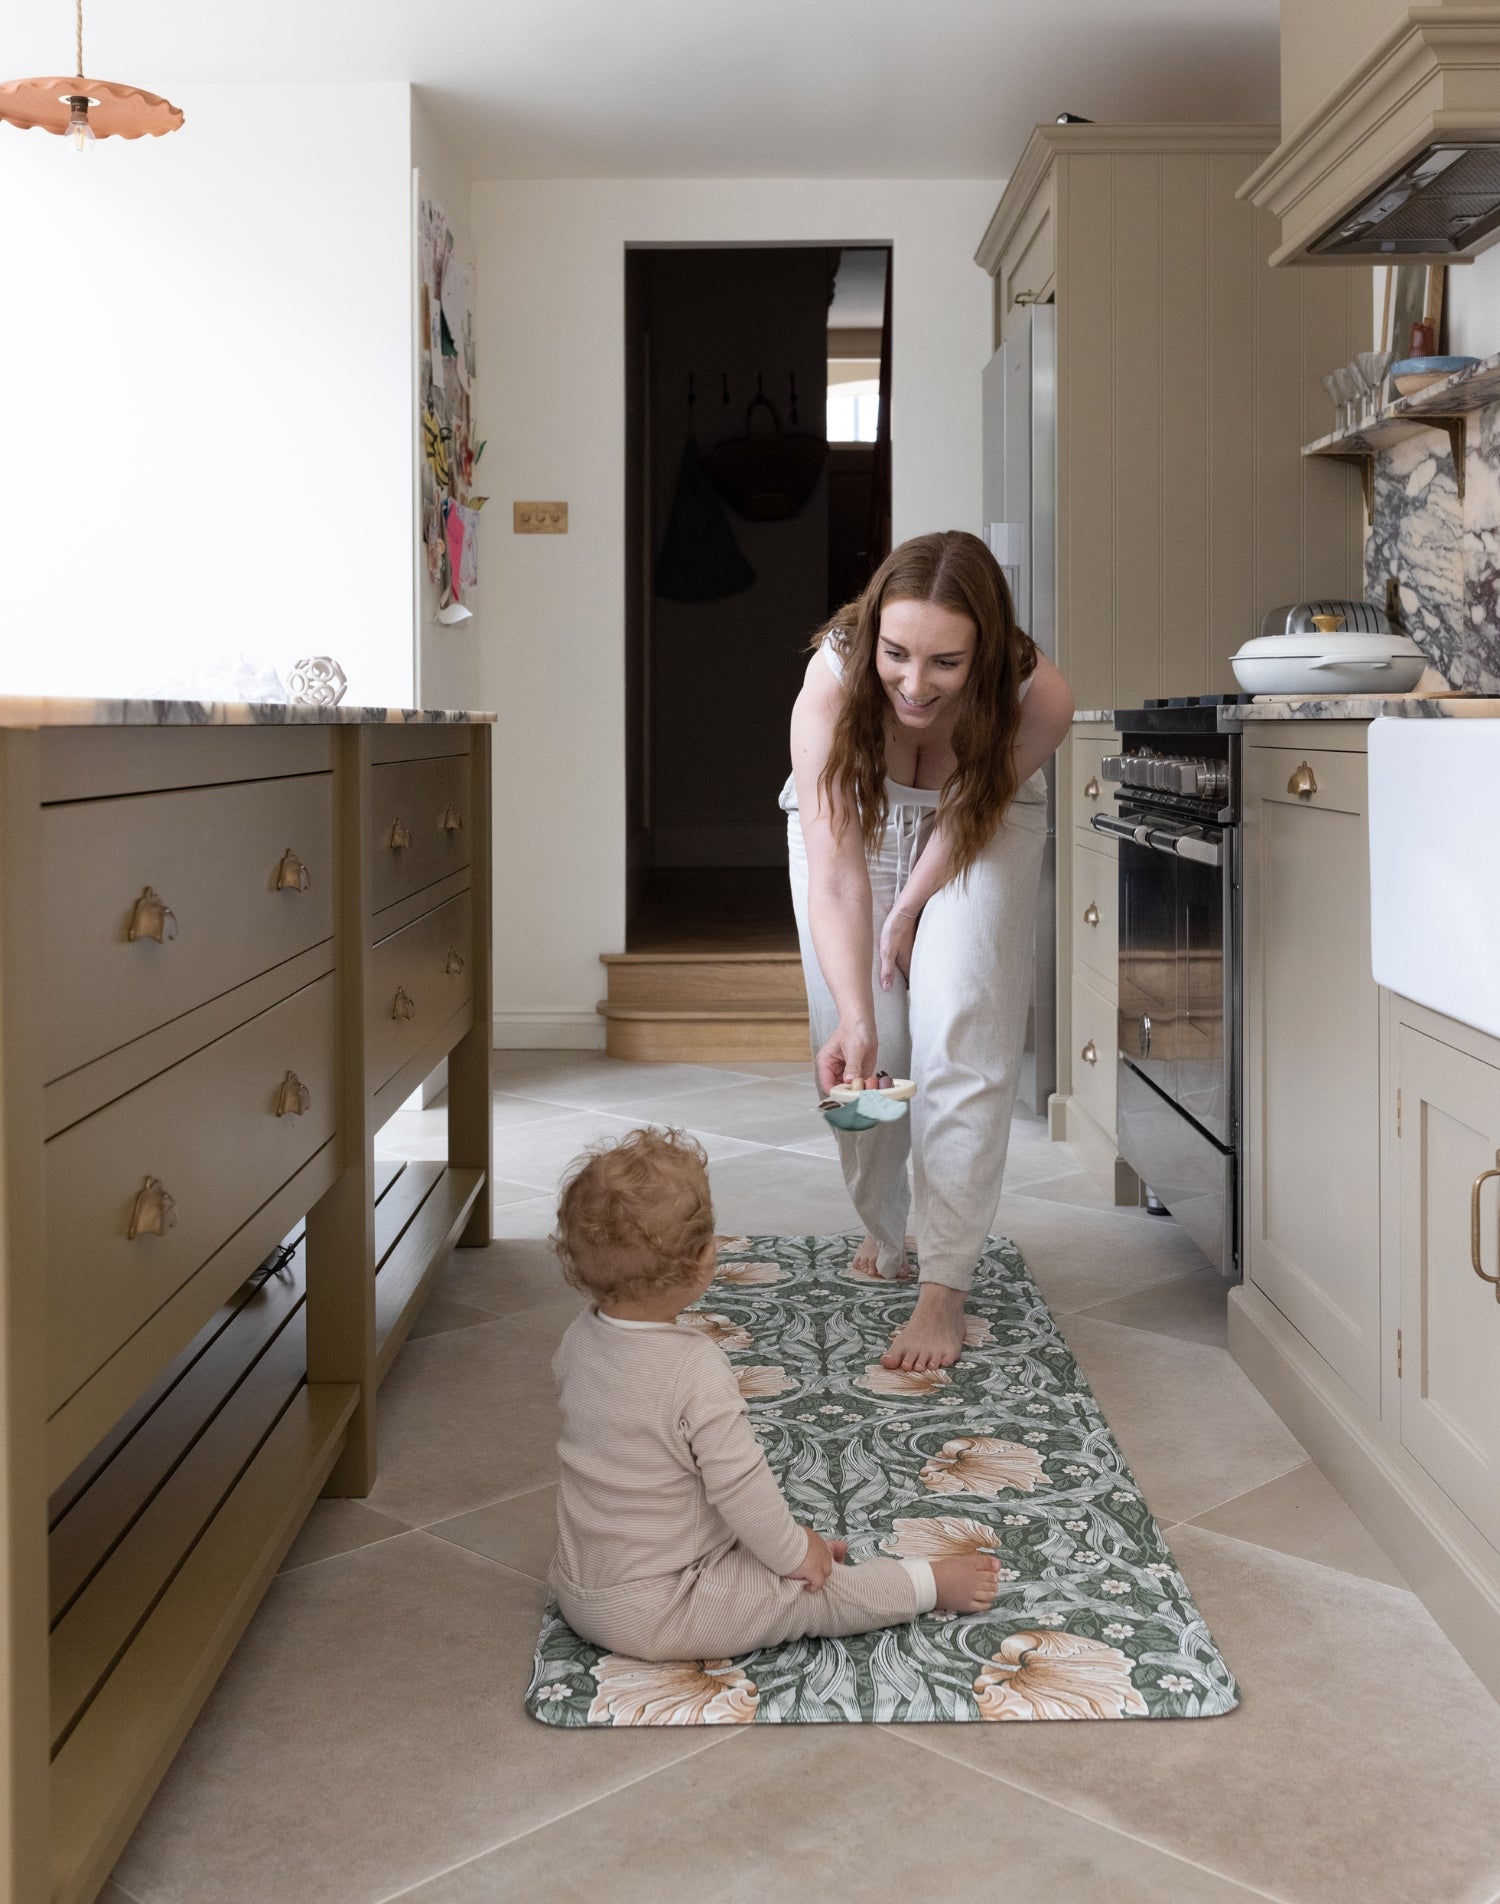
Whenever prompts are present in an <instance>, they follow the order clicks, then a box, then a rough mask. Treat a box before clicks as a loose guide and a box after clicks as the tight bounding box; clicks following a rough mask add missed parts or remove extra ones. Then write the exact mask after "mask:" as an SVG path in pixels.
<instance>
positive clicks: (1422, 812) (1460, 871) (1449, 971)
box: [1370, 720, 1500, 1037]
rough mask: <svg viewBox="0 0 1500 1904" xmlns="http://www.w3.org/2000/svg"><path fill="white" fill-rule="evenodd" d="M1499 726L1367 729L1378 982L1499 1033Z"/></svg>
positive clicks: (1384, 725) (1383, 725)
mask: <svg viewBox="0 0 1500 1904" xmlns="http://www.w3.org/2000/svg"><path fill="white" fill-rule="evenodd" d="M1497 784H1500V722H1496V721H1400V720H1379V721H1373V722H1372V723H1371V725H1370V950H1371V963H1372V965H1373V967H1374V972H1375V979H1376V982H1377V983H1378V984H1381V985H1384V986H1386V987H1387V988H1388V989H1389V990H1391V991H1393V992H1399V993H1400V994H1401V995H1402V997H1403V998H1413V999H1415V1000H1416V1001H1417V1003H1418V1004H1419V1005H1426V1006H1428V1007H1429V1008H1430V1009H1431V1010H1433V1011H1439V1012H1443V1013H1444V1014H1445V1015H1446V1016H1447V1017H1449V1018H1456V1019H1457V1020H1458V1021H1459V1023H1460V1024H1463V1025H1472V1026H1474V1027H1475V1028H1476V1029H1477V1030H1479V1031H1486V1032H1489V1033H1490V1035H1491V1036H1492V1037H1500V959H1497V958H1496V956H1495V948H1496V946H1497V945H1500V840H1497V836H1496V831H1495V788H1496V785H1497Z"/></svg>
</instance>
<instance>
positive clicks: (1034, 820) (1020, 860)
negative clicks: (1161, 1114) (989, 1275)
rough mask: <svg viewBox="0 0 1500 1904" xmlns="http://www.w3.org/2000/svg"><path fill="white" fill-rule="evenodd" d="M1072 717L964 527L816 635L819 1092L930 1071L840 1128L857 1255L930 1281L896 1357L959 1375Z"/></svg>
mask: <svg viewBox="0 0 1500 1904" xmlns="http://www.w3.org/2000/svg"><path fill="white" fill-rule="evenodd" d="M1072 714H1073V697H1072V695H1071V694H1070V693H1069V692H1068V685H1067V683H1066V681H1064V680H1063V678H1062V676H1061V675H1060V674H1059V673H1058V671H1057V670H1056V668H1054V667H1053V666H1052V665H1051V663H1050V662H1048V661H1047V660H1046V659H1045V658H1044V657H1043V656H1042V655H1041V654H1040V653H1039V652H1038V650H1037V649H1036V647H1035V645H1034V644H1033V643H1032V641H1031V640H1030V639H1029V637H1028V636H1026V635H1025V634H1023V633H1022V632H1021V630H1020V629H1019V628H1018V627H1017V626H1016V620H1015V612H1014V610H1013V608H1012V606H1011V600H1010V592H1009V590H1008V589H1007V587H1006V585H1005V578H1004V576H1003V575H1002V574H1001V572H1000V568H999V565H998V563H996V561H995V559H994V557H993V556H992V555H991V554H990V552H989V550H988V549H987V548H986V547H985V545H984V544H983V542H981V541H980V540H979V538H978V537H977V536H972V535H967V534H965V533H963V532H962V531H960V530H949V531H947V532H945V533H943V534H937V535H925V536H916V537H913V539H912V540H911V541H909V542H903V543H902V544H901V546H900V548H898V549H896V550H895V551H893V553H892V554H891V555H890V556H888V557H887V558H886V560H885V562H884V563H883V564H882V565H881V567H880V569H879V570H878V571H877V573H876V574H875V576H874V578H873V579H872V580H871V582H870V585H869V587H868V588H867V589H866V590H865V592H864V594H863V595H862V596H861V597H860V598H859V600H858V601H857V602H852V603H850V604H849V605H848V606H847V607H845V608H843V609H841V610H840V611H839V613H838V614H837V615H835V616H834V617H833V619H832V620H831V621H830V622H829V623H828V625H827V626H826V627H825V628H824V629H823V630H822V631H821V632H820V634H819V635H818V637H817V642H816V649H815V652H814V654H813V657H812V660H811V661H810V662H809V663H808V668H807V675H806V678H805V680H804V682H803V686H802V691H801V693H800V694H799V695H798V697H797V704H796V707H795V709H794V710H793V713H792V778H791V779H790V780H789V781H788V783H787V786H786V790H785V791H784V792H783V794H782V796H781V804H782V806H783V808H785V809H786V811H787V815H788V836H789V850H790V859H791V872H792V899H793V903H794V906H795V908H796V914H797V932H798V937H799V940H800V942H801V948H802V965H803V972H804V975H805V977H806V980H807V996H808V1005H809V1010H810V1013H811V1018H812V1031H813V1040H814V1043H815V1045H816V1046H817V1057H816V1064H817V1075H818V1089H819V1091H820V1092H823V1093H826V1092H827V1090H828V1088H829V1087H830V1086H831V1085H833V1084H837V1083H839V1082H841V1081H843V1080H846V1079H850V1078H859V1077H868V1076H870V1075H871V1073H873V1072H874V1071H876V1070H877V1069H884V1070H886V1071H889V1072H891V1073H893V1074H894V1075H896V1076H907V1077H911V1078H914V1079H915V1080H916V1084H917V1094H916V1096H915V1098H914V1099H913V1100H912V1104H911V1114H910V1118H909V1119H907V1118H902V1119H901V1120H900V1121H899V1122H897V1123H891V1124H877V1125H876V1126H875V1128H874V1129H873V1130H869V1131H862V1132H860V1133H859V1134H858V1135H854V1134H851V1133H849V1132H843V1131H841V1132H840V1133H839V1156H840V1160H841V1162H842V1164H843V1169H844V1181H845V1182H846V1183H847V1184H848V1186H849V1191H850V1194H851V1196H852V1197H853V1199H854V1206H855V1209H856V1210H857V1211H858V1213H859V1216H860V1220H861V1221H862V1222H863V1223H864V1225H865V1228H866V1232H867V1234H866V1236H865V1240H864V1243H863V1244H862V1245H861V1247H860V1250H859V1252H858V1254H857V1255H856V1257H855V1264H856V1266H857V1267H858V1268H861V1269H863V1270H864V1271H866V1273H874V1274H879V1275H881V1276H886V1277H905V1276H907V1275H909V1274H910V1269H909V1266H908V1262H907V1256H906V1219H907V1209H908V1202H909V1192H908V1189H907V1181H906V1156H907V1151H908V1149H910V1150H911V1152H912V1158H913V1175H914V1178H915V1188H916V1240H917V1254H918V1260H919V1263H920V1278H921V1279H920V1282H919V1285H918V1291H917V1301H916V1306H915V1308H914V1309H913V1311H912V1314H911V1316H910V1318H909V1319H908V1321H907V1322H906V1324H905V1325H904V1327H903V1328H901V1329H900V1330H899V1331H898V1333H897V1335H896V1337H895V1339H894V1340H893V1342H892V1344H891V1347H890V1349H889V1350H888V1351H887V1353H886V1355H885V1357H884V1361H885V1365H886V1367H887V1368H904V1369H928V1368H942V1367H945V1366H947V1365H948V1364H949V1363H952V1362H956V1361H957V1360H958V1357H959V1354H960V1352H961V1350H962V1348H963V1337H964V1313H963V1311H964V1297H965V1294H966V1293H967V1291H968V1288H969V1285H970V1283H971V1282H972V1280H973V1276H974V1271H975V1268H976V1266H977V1264H978V1260H979V1252H980V1250H981V1249H982V1248H983V1246H984V1240H985V1237H986V1236H987V1235H988V1233H989V1227H990V1224H991V1222H992V1221H993V1220H994V1214H995V1209H996V1206H997V1205H998V1203H999V1201H1000V1190H1001V1185H1002V1183H1003V1180H1004V1176H1005V1153H1006V1146H1007V1142H1008V1139H1009V1135H1010V1118H1011V1110H1012V1107H1013V1105H1014V1103H1015V1096H1016V1084H1017V1081H1018V1075H1019V1068H1020V1056H1021V1042H1022V1038H1023V1036H1024V1033H1025V1027H1026V1007H1027V995H1028V990H1029V986H1028V980H1029V975H1030V967H1031V953H1032V930H1033V925H1034V922H1035V915H1036V894H1037V885H1038V882H1039V879H1040V876H1041V868H1042V852H1043V847H1044V844H1045V839H1046V830H1047V808H1046V789H1045V784H1044V782H1043V780H1042V777H1041V774H1040V773H1039V771H1038V769H1039V768H1040V767H1041V765H1042V763H1043V762H1044V761H1045V760H1047V759H1048V758H1049V757H1050V756H1051V755H1052V754H1053V753H1054V752H1055V751H1056V749H1057V746H1058V744H1059V743H1060V741H1061V740H1062V738H1063V736H1064V734H1066V732H1067V730H1068V723H1069V721H1070V720H1071V719H1072Z"/></svg>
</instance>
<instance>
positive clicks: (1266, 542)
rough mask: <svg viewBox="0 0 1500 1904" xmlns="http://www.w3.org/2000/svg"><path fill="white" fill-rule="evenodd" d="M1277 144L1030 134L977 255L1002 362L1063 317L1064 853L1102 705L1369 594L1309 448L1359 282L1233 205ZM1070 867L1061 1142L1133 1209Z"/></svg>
mask: <svg viewBox="0 0 1500 1904" xmlns="http://www.w3.org/2000/svg"><path fill="white" fill-rule="evenodd" d="M1278 137H1279V129H1278V128H1277V127H1276V126H1274V125H1248V126H1191V125H1174V126H1106V125H1074V126H1058V125H1044V126H1038V127H1037V128H1036V129H1035V131H1034V132H1033V133H1032V135H1031V138H1030V139H1029V141H1028V142H1027V145H1026V149H1025V151H1024V152H1023V153H1022V155H1021V159H1020V161H1019V163H1018V164H1017V167H1016V170H1015V173H1014V175H1013V176H1012V177H1011V179H1010V181H1009V183H1008V184H1007V186H1006V189H1005V192H1004V195H1003V196H1002V198H1001V200H1000V203H999V205H998V207H997V208H996V211H995V215H994V217H993V218H992V219H991V221H990V225H989V228H988V230H987V231H986V232H985V234H984V238H983V241H982V243H981V244H980V247H979V250H978V252H977V254H976V256H977V261H978V262H979V264H980V265H982V266H983V267H984V269H985V270H987V271H988V272H989V273H990V274H991V276H992V277H993V278H994V281H995V344H996V347H997V348H998V346H999V345H1000V343H1001V341H1002V340H1003V338H1004V336H1005V334H1006V331H1007V330H1008V328H1009V327H1010V326H1011V325H1012V324H1014V323H1015V322H1016V321H1017V317H1018V314H1020V313H1021V312H1022V311H1024V309H1025V307H1026V306H1027V305H1028V304H1034V303H1053V304H1055V305H1056V307H1057V418H1058V438H1057V499H1056V500H1057V545H1056V546H1057V555H1056V561H1057V574H1056V578H1055V587H1056V600H1057V662H1058V666H1059V667H1060V668H1061V669H1062V671H1063V673H1064V674H1065V675H1066V676H1067V677H1068V680H1069V682H1070V683H1071V685H1072V688H1073V694H1074V698H1075V700H1076V702H1077V704H1078V707H1079V709H1080V710H1081V711H1083V712H1086V713H1093V714H1094V715H1095V716H1096V720H1095V723H1094V724H1093V726H1092V729H1091V731H1090V733H1089V734H1088V735H1087V736H1086V737H1085V736H1080V737H1079V738H1078V740H1077V741H1075V742H1070V743H1068V744H1067V745H1065V747H1064V749H1063V758H1062V759H1061V760H1060V761H1059V769H1058V774H1057V789H1058V813H1057V836H1058V839H1059V841H1060V842H1061V841H1068V840H1070V839H1072V838H1073V837H1074V835H1075V830H1076V829H1078V828H1080V827H1082V826H1086V825H1087V812H1086V811H1085V810H1084V809H1083V808H1082V807H1080V806H1079V804H1078V802H1079V799H1080V797H1081V796H1080V792H1079V790H1080V788H1081V787H1082V786H1084V785H1086V784H1087V783H1088V781H1089V779H1090V773H1089V772H1088V771H1084V772H1079V771H1075V766H1076V765H1078V764H1079V763H1075V762H1074V760H1073V758H1072V756H1073V752H1074V748H1075V746H1077V745H1082V746H1083V747H1085V748H1086V749H1093V750H1094V751H1097V742H1098V739H1099V736H1100V735H1102V734H1105V733H1107V732H1108V724H1109V722H1110V719H1111V711H1112V710H1113V709H1115V708H1122V707H1123V708H1128V707H1138V706H1140V704H1141V703H1142V701H1144V700H1146V699H1148V698H1151V697H1154V696H1159V695H1181V694H1204V693H1215V692H1223V693H1231V692H1233V691H1234V689H1235V685H1236V684H1235V681H1234V677H1233V674H1232V672H1231V670H1230V667H1229V657H1230V655H1231V654H1233V652H1234V651H1235V649H1237V648H1238V647H1239V646H1240V645H1241V643H1242V642H1243V641H1245V640H1246V639H1247V638H1248V637H1249V636H1251V635H1253V634H1255V633H1256V632H1257V629H1258V624H1259V619H1260V616H1261V615H1262V614H1263V613H1264V612H1265V611H1266V610H1267V609H1268V608H1270V607H1272V606H1274V605H1275V604H1277V603H1281V602H1294V601H1297V600H1299V599H1300V598H1303V597H1308V596H1348V595H1355V596H1357V595H1360V594H1362V593H1363V584H1362V578H1361V538H1362V532H1363V527H1364V525H1363V519H1362V513H1361V510H1362V504H1361V497H1360V492H1359V486H1358V483H1357V480H1356V479H1355V478H1354V477H1353V475H1352V474H1351V472H1350V471H1348V470H1346V469H1344V468H1342V467H1336V468H1330V469H1325V468H1317V467H1314V466H1313V465H1314V459H1304V458H1303V457H1302V455H1301V445H1302V444H1303V443H1304V442H1306V441H1308V440H1309V439H1310V438H1311V437H1313V436H1316V435H1320V434H1323V433H1324V432H1325V430H1326V427H1327V423H1328V398H1327V395H1326V393H1325V392H1324V390H1323V388H1322V382H1321V379H1322V377H1323V375H1324V373H1325V372H1326V371H1328V370H1331V369H1333V368H1334V367H1335V366H1336V365H1339V364H1344V363H1347V362H1348V361H1349V360H1350V358H1351V357H1352V356H1353V355H1354V353H1355V351H1356V350H1362V349H1364V348H1365V347H1366V346H1367V345H1368V343H1369V341H1370V328H1371V313H1372V298H1371V282H1370V273H1369V270H1368V268H1366V267H1361V266H1356V267H1349V268H1333V269H1328V270H1321V271H1303V272H1296V271H1272V270H1271V269H1270V267H1269V265H1268V263H1267V259H1268V257H1269V255H1270V252H1271V250H1272V248H1273V245H1274V243H1275V227H1274V221H1273V220H1272V219H1271V218H1270V217H1269V215H1268V214H1266V213H1264V212H1259V211H1256V210H1255V209H1254V208H1253V207H1252V206H1250V205H1248V204H1244V203H1241V202H1240V201H1239V200H1237V199H1236V197H1235V192H1236V190H1237V189H1238V187H1239V186H1240V184H1241V183H1242V182H1243V180H1244V179H1245V178H1246V177H1247V176H1248V174H1249V173H1250V172H1252V171H1253V170H1254V169H1255V167H1256V166H1257V165H1258V164H1259V163H1260V162H1261V160H1262V159H1263V158H1264V157H1265V155H1266V154H1267V153H1268V152H1269V151H1270V150H1271V149H1272V148H1273V146H1274V145H1275V144H1276V142H1277V139H1278ZM1080 862H1081V863H1082V864H1083V865H1084V866H1085V867H1086V868H1087V869H1088V870H1089V871H1090V872H1095V871H1097V869H1096V868H1095V866H1094V863H1093V860H1092V859H1091V858H1081V856H1080V854H1079V853H1077V852H1066V853H1065V852H1059V855H1058V876H1057V885H1058V897H1057V906H1058V919H1057V946H1058V970H1057V994H1058V997H1057V1013H1058V1083H1057V1096H1056V1098H1055V1099H1054V1101H1053V1106H1052V1127H1053V1134H1054V1135H1055V1136H1066V1137H1067V1138H1068V1139H1069V1140H1070V1141H1071V1142H1073V1143H1074V1144H1075V1145H1076V1146H1077V1148H1078V1150H1079V1152H1080V1155H1081V1156H1082V1157H1083V1159H1084V1161H1085V1162H1086V1163H1087V1164H1088V1166H1089V1167H1090V1169H1091V1170H1092V1171H1093V1172H1094V1174H1095V1175H1096V1176H1097V1177H1098V1178H1099V1179H1100V1181H1101V1182H1102V1183H1103V1184H1104V1186H1105V1187H1106V1189H1107V1190H1108V1191H1109V1192H1110V1194H1112V1195H1115V1196H1117V1197H1120V1198H1122V1199H1127V1200H1133V1197H1134V1194H1135V1183H1134V1179H1133V1177H1132V1176H1131V1174H1130V1172H1129V1171H1128V1170H1127V1169H1125V1168H1124V1166H1123V1165H1121V1164H1120V1163H1119V1160H1118V1157H1117V1154H1116V1150H1115V1134H1114V1130H1113V1128H1112V1114H1111V1111H1110V1103H1111V1101H1112V1100H1111V1098H1110V1095H1109V1094H1107V1093H1105V1092H1102V1091H1100V1090H1099V1089H1097V1088H1096V1086H1097V1080H1098V1078H1099V1077H1100V1075H1101V1073H1102V1072H1104V1071H1105V1070H1106V1069H1107V1071H1108V1073H1109V1074H1110V1075H1111V1076H1112V1075H1113V1070H1114V1066H1115V1063H1116V1055H1117V1054H1116V1050H1115V1046H1114V1041H1113V1037H1112V1035H1111V1038H1110V1043H1109V1048H1108V1049H1105V1048H1102V1047H1101V1045H1100V1041H1099V1038H1098V1036H1097V1032H1096V1031H1095V1030H1094V1027H1095V1026H1097V1025H1098V1024H1100V1023H1104V1024H1107V1025H1109V1026H1110V1027H1113V1023H1114V1015H1113V1008H1112V1000H1111V997H1110V995H1109V986H1108V981H1107V979H1105V978H1104V977H1103V976H1102V974H1101V972H1100V971H1099V969H1098V965H1099V960H1098V950H1099V943H1100V941H1099V935H1098V932H1097V930H1095V931H1094V933H1093V936H1091V937H1089V938H1088V939H1087V940H1086V941H1085V939H1084V937H1083V935H1084V933H1085V931H1086V927H1085V925H1084V923H1083V921H1082V919H1081V916H1079V915H1081V913H1082V911H1083V910H1084V909H1085V901H1084V898H1083V897H1082V896H1080V895H1079V894H1078V893H1077V892H1075V890H1074V879H1073V868H1074V866H1075V865H1076V864H1079V863H1080ZM1085 945H1086V947H1087V950H1088V952H1089V954H1090V956H1087V957H1085V956H1082V953H1083V950H1084V947H1085ZM1075 951H1077V952H1078V953H1079V957H1078V958H1077V959H1076V960H1075ZM1075 997H1076V998H1077V1000H1078V1002H1079V1006H1080V1015H1081V1016H1086V1017H1087V1019H1088V1022H1089V1027H1090V1036H1089V1038H1087V1039H1085V1038H1081V1037H1079V1036H1078V1035H1076V1033H1077V1027H1076V1026H1075V1024H1074V1001H1075ZM1081 1047H1087V1048H1088V1050H1089V1056H1090V1059H1092V1061H1093V1062H1092V1063H1091V1064H1090V1063H1089V1060H1088V1059H1083V1058H1081V1057H1080V1048H1081ZM1085 1064H1088V1066H1089V1068H1088V1070H1087V1073H1086V1074H1085V1073H1084V1071H1083V1070H1082V1066H1084V1065H1085ZM1085 1075H1086V1076H1087V1078H1088V1079H1089V1080H1090V1081H1091V1085H1090V1086H1085V1085H1083V1084H1081V1083H1080V1080H1081V1079H1082V1078H1083V1077H1084V1076H1085ZM1091 1086H1092V1087H1094V1088H1091ZM1105 1118H1109V1119H1110V1123H1108V1124H1106V1123H1104V1122H1102V1121H1101V1120H1102V1119H1105Z"/></svg>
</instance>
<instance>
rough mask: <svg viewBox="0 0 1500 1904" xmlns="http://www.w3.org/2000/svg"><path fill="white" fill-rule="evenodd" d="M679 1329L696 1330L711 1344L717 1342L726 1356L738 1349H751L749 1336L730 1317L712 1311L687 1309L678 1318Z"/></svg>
mask: <svg viewBox="0 0 1500 1904" xmlns="http://www.w3.org/2000/svg"><path fill="white" fill-rule="evenodd" d="M677 1326H678V1328H679V1329H696V1330H697V1331H698V1333H699V1335H706V1336H707V1337H708V1339H709V1341H710V1342H717V1343H718V1345H719V1347H720V1348H721V1349H723V1351H724V1352H725V1354H726V1355H731V1354H733V1353H734V1351H735V1350H736V1349H748V1348H749V1347H750V1337H749V1334H748V1333H747V1332H746V1331H745V1330H744V1329H742V1328H741V1327H740V1325H739V1324H738V1323H737V1322H731V1321H730V1319H729V1317H728V1316H721V1315H719V1314H717V1313H716V1312H715V1311H714V1310H712V1309H685V1310H684V1311H683V1313H682V1314H681V1315H680V1316H679V1317H678V1318H677Z"/></svg>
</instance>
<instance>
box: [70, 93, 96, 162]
mask: <svg viewBox="0 0 1500 1904" xmlns="http://www.w3.org/2000/svg"><path fill="white" fill-rule="evenodd" d="M68 105H69V107H70V108H71V110H70V111H69V113H68V137H69V138H70V139H71V140H72V141H73V150H74V151H75V152H83V151H85V150H86V149H87V148H88V147H89V146H91V145H92V144H93V143H94V128H93V127H92V126H91V125H90V124H89V102H88V97H87V95H86V94H84V93H73V94H71V95H70V97H69V100H68Z"/></svg>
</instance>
